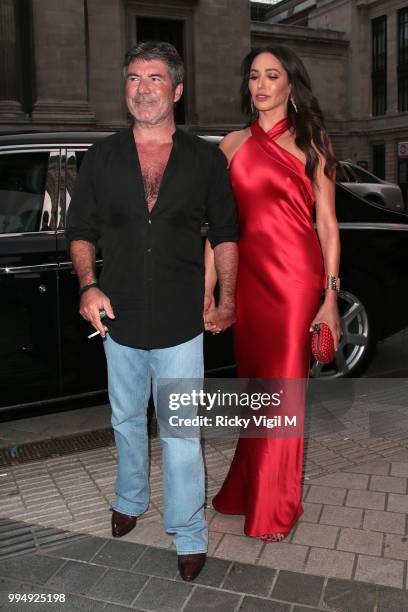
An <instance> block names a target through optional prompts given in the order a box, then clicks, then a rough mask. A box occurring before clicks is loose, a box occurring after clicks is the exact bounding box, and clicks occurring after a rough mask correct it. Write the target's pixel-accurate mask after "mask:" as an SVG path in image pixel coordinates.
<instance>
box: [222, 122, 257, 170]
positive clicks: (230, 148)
mask: <svg viewBox="0 0 408 612" xmlns="http://www.w3.org/2000/svg"><path fill="white" fill-rule="evenodd" d="M250 135H251V130H250V129H249V128H244V129H243V130H237V131H235V132H230V133H229V134H227V135H226V136H224V138H223V139H222V140H221V142H220V145H219V146H220V149H221V150H222V151H223V152H224V154H225V156H226V157H227V159H228V161H229V162H230V161H231V159H232V158H233V156H234V154H235V153H236V152H237V151H238V149H239V148H240V146H241V145H242V144H243V143H244V142H245V141H246V140H247V139H248V138H249V137H250Z"/></svg>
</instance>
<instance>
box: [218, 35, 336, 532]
mask: <svg viewBox="0 0 408 612" xmlns="http://www.w3.org/2000/svg"><path fill="white" fill-rule="evenodd" d="M241 94H242V106H243V110H244V112H245V113H246V114H247V115H248V116H249V118H250V124H249V127H246V128H245V129H243V130H240V131H238V132H232V133H231V134H228V135H227V136H226V137H225V138H224V139H223V140H222V142H221V143H220V147H221V149H222V150H223V151H224V153H225V155H226V157H227V158H228V160H229V165H230V175H231V183H232V188H233V191H234V195H235V198H236V202H237V209H238V219H239V225H240V241H239V269H238V282H237V312H236V316H237V321H236V324H235V328H234V341H235V352H236V361H237V368H238V375H239V376H240V377H250V378H282V379H306V378H307V376H308V371H309V360H310V331H312V327H313V325H315V324H316V323H320V322H322V321H324V322H326V323H327V324H328V325H329V327H330V329H331V331H332V334H333V337H334V340H335V346H336V347H337V345H338V341H339V337H340V324H339V315H338V309H337V291H336V288H337V289H338V283H339V281H338V278H337V276H338V268H339V254H340V246H339V245H340V243H339V232H338V226H337V221H336V215H335V202H334V194H335V183H334V174H335V166H336V161H335V159H334V157H333V154H332V150H331V145H330V141H329V137H328V135H327V132H326V129H325V126H324V121H323V117H322V113H321V110H320V107H319V104H318V102H317V100H316V98H315V97H314V96H313V93H312V90H311V85H310V79H309V76H308V74H307V72H306V69H305V67H304V66H303V64H302V62H301V60H300V59H299V58H298V57H297V56H296V54H295V53H293V52H292V51H291V50H290V49H288V48H286V47H282V46H270V47H266V48H264V49H255V50H253V51H252V52H251V53H250V54H249V55H248V56H247V57H246V58H245V59H244V62H243V82H242V86H241ZM314 206H315V207H316V225H317V234H316V231H315V229H314V223H313V209H314ZM215 283H216V274H215V270H214V263H213V256H212V252H211V248H210V246H209V245H208V244H207V245H206V304H207V307H208V305H209V304H210V303H211V302H212V299H213V298H212V295H213V291H214V286H215ZM323 287H324V288H326V287H328V288H326V291H325V296H324V300H323V302H322V303H321V295H322V288H323ZM206 329H209V330H211V331H213V332H214V333H217V332H219V331H221V330H220V328H219V327H217V326H216V324H215V320H214V324H212V323H211V307H209V309H208V311H207V316H206ZM288 389H290V385H288ZM295 395H296V391H294V393H292V397H294V396H295ZM298 397H299V395H298ZM300 397H302V399H301V400H300V401H301V402H303V405H302V406H301V408H302V410H303V407H304V396H302V395H300ZM302 457H303V437H302V438H289V437H286V438H271V437H269V438H267V437H263V438H240V439H239V441H238V444H237V448H236V451H235V456H234V459H233V461H232V464H231V467H230V470H229V473H228V476H227V478H226V480H225V482H224V484H223V486H222V488H221V490H220V491H219V493H218V494H217V495H216V497H215V498H214V500H213V505H214V508H215V509H216V510H217V511H219V512H223V513H226V514H244V515H245V527H244V531H245V534H246V535H248V536H259V537H261V538H262V539H263V540H264V541H280V540H282V539H283V538H284V537H285V536H287V535H288V534H289V532H290V530H291V529H292V527H293V525H294V524H295V523H296V521H297V520H298V518H299V516H300V515H301V514H302V512H303V508H302V504H301V477H302Z"/></svg>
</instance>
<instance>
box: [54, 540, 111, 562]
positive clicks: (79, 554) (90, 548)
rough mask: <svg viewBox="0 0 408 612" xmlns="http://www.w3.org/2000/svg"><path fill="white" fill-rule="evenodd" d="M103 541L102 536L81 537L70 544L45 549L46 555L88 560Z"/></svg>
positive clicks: (100, 546)
mask: <svg viewBox="0 0 408 612" xmlns="http://www.w3.org/2000/svg"><path fill="white" fill-rule="evenodd" d="M104 543H105V540H104V539H103V538H81V539H78V540H77V541H75V542H72V543H71V544H65V545H64V546H59V547H58V548H54V549H52V550H47V555H52V556H53V557H63V558H65V559H76V560H77V561H90V560H91V559H92V557H93V556H94V555H95V554H96V553H97V552H98V550H99V549H100V548H102V546H103V545H104Z"/></svg>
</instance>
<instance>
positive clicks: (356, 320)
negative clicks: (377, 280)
mask: <svg viewBox="0 0 408 612" xmlns="http://www.w3.org/2000/svg"><path fill="white" fill-rule="evenodd" d="M343 285H344V289H342V290H341V291H340V293H339V312H340V319H341V328H342V337H341V340H340V344H339V348H338V350H337V353H336V358H335V360H334V361H333V363H330V364H318V363H317V362H316V361H315V360H312V363H311V369H310V376H311V377H313V378H317V377H319V378H325V379H329V378H355V377H358V376H361V374H363V372H364V371H365V370H366V369H367V368H368V366H369V365H370V363H371V361H372V359H373V356H374V353H375V348H376V344H377V341H378V338H379V334H380V330H381V327H382V324H383V307H382V298H381V293H380V291H379V288H378V287H377V286H376V285H375V284H374V281H372V282H371V281H370V282H369V283H368V282H367V281H364V280H363V279H362V278H355V279H353V281H347V280H345V281H344V282H343Z"/></svg>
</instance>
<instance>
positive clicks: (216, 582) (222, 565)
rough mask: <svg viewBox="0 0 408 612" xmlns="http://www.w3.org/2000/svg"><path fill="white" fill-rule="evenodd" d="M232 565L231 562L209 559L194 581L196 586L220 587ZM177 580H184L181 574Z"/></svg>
mask: <svg viewBox="0 0 408 612" xmlns="http://www.w3.org/2000/svg"><path fill="white" fill-rule="evenodd" d="M230 565H231V561H224V559H216V558H214V557H207V561H206V562H205V565H204V568H203V569H202V570H201V572H200V573H199V575H198V577H197V578H196V579H195V580H194V584H204V585H205V586H212V587H219V586H220V585H221V583H222V581H223V580H224V578H225V575H226V573H227V571H228V569H229V567H230ZM176 579H177V580H182V578H181V576H180V574H178V575H177V578H176Z"/></svg>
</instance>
